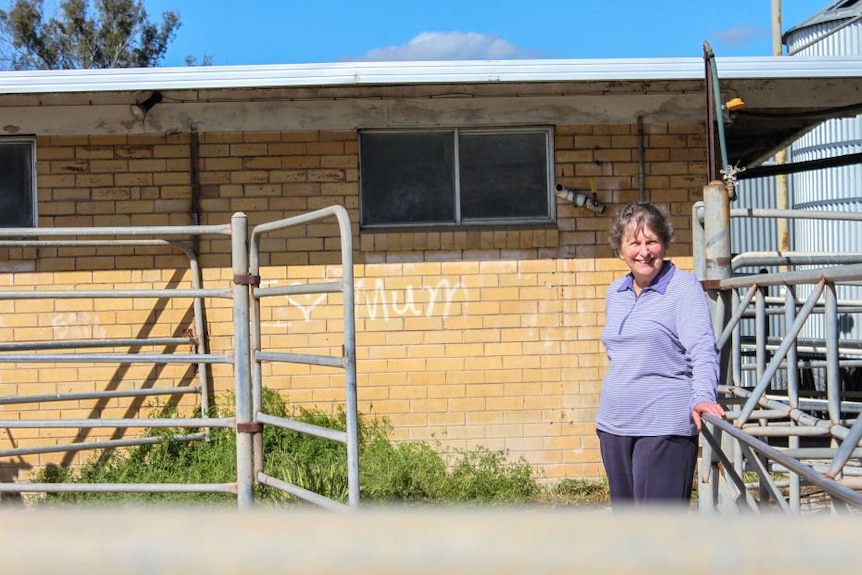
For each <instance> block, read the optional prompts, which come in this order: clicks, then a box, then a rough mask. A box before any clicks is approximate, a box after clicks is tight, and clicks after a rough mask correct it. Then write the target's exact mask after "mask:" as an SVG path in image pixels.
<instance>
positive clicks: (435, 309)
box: [287, 279, 463, 321]
mask: <svg viewBox="0 0 862 575" xmlns="http://www.w3.org/2000/svg"><path fill="white" fill-rule="evenodd" d="M461 289H463V288H462V287H461V284H460V283H457V282H456V283H455V284H451V283H450V282H449V281H448V280H446V279H442V280H440V281H438V282H437V284H436V285H434V286H433V287H431V286H426V287H424V288H423V287H419V286H407V287H405V288H403V289H398V290H387V289H385V286H384V284H383V280H382V279H377V280H375V282H374V287H373V288H371V289H369V288H368V287H367V285H366V283H365V281H364V280H360V281H358V282H357V283H356V307H357V310H356V311H357V314H360V312H361V311H363V310H364V311H365V316H366V317H368V318H370V319H377V318H378V317H379V318H381V319H383V320H384V321H388V320H389V319H390V318H392V317H405V316H424V317H431V316H433V315H434V314H435V313H439V314H440V315H442V316H443V317H447V316H448V315H449V311H450V309H451V308H452V302H453V300H454V298H455V294H457V293H458V290H461ZM417 291H420V292H427V294H428V298H427V301H425V302H421V303H419V302H417V301H416V300H417V297H416V292H417ZM402 293H403V294H404V296H403V301H402V300H401V294H402ZM326 298H327V295H326V294H321V295H318V296H316V297H312V296H299V297H293V296H287V301H288V303H289V304H290V305H291V306H294V307H296V308H297V309H298V310H300V312H301V313H302V316H303V318H305V321H311V316H312V312H313V311H314V309H315V308H316V307H318V306H320V305H323V304H324V303H325V302H326Z"/></svg>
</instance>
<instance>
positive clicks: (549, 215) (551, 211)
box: [357, 126, 557, 230]
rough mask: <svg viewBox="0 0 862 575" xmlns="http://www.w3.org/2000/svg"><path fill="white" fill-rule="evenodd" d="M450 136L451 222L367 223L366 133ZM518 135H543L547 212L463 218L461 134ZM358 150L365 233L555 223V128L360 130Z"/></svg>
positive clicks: (360, 197) (360, 203) (361, 213)
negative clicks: (365, 190) (532, 214)
mask: <svg viewBox="0 0 862 575" xmlns="http://www.w3.org/2000/svg"><path fill="white" fill-rule="evenodd" d="M439 133H447V134H451V137H452V140H453V151H454V158H453V165H452V173H451V177H452V179H453V183H454V190H453V192H454V195H453V200H452V201H453V202H454V206H453V208H454V209H453V212H454V218H453V221H451V222H445V221H443V222H441V221H436V222H408V221H404V222H386V223H372V224H369V223H365V214H366V206H365V192H364V189H363V186H364V183H363V177H362V171H363V167H362V137H363V135H366V134H383V135H385V134H396V135H398V134H418V135H421V134H439ZM515 134H542V135H543V136H544V153H545V166H544V168H545V182H544V186H545V193H546V200H545V201H546V204H547V211H546V213H545V214H544V215H540V216H514V217H506V218H499V217H496V218H466V219H465V218H464V217H463V216H462V214H461V207H462V199H461V180H462V179H461V150H460V141H461V136H462V135H467V136H474V135H475V136H494V135H499V136H505V135H515ZM357 147H358V154H359V214H360V216H359V221H360V228H361V229H365V230H385V229H404V228H445V229H462V228H469V227H480V228H481V227H490V226H511V227H535V226H537V225H553V224H554V223H555V222H556V218H557V214H556V200H555V197H556V196H555V190H554V128H553V126H513V127H481V128H436V127H435V128H427V129H423V128H408V129H367V130H360V131H359V132H358V134H357Z"/></svg>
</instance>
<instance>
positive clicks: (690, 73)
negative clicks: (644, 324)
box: [0, 56, 862, 94]
mask: <svg viewBox="0 0 862 575" xmlns="http://www.w3.org/2000/svg"><path fill="white" fill-rule="evenodd" d="M716 61H717V66H718V71H719V77H720V78H721V79H772V78H838V77H841V78H847V77H860V78H862V56H830V57H800V56H794V57H792V58H789V57H780V56H768V57H733V58H717V59H716ZM704 74H705V72H704V61H703V59H702V58H636V59H622V58H613V59H592V60H590V59H584V60H489V61H439V62H410V63H403V62H364V63H353V62H351V63H347V62H336V63H330V64H290V65H277V66H201V67H182V68H180V67H174V68H126V69H110V70H48V71H24V72H14V71H10V72H0V94H34V93H74V92H132V91H139V90H201V89H231V88H272V87H294V86H353V85H366V86H371V85H410V84H417V85H418V84H470V83H492V82H496V83H507V82H596V81H644V80H693V79H700V78H703V77H704Z"/></svg>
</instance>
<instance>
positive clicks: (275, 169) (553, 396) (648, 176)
mask: <svg viewBox="0 0 862 575" xmlns="http://www.w3.org/2000/svg"><path fill="white" fill-rule="evenodd" d="M823 62H826V61H825V60H823V59H821V64H822V63H823ZM719 68H720V72H721V78H722V80H721V87H722V98H725V99H729V98H731V97H741V98H743V99H744V100H745V103H746V107H747V110H766V111H770V112H781V113H788V112H789V113H791V114H788V116H787V117H788V118H790V117H793V114H792V113H793V112H797V111H799V110H809V111H810V110H812V109H815V108H834V107H838V106H843V105H847V104H848V103H856V98H858V93H859V91H860V88H862V84H860V80H859V76H860V70H862V66H859V62H858V59H855V60H854V59H830V60H828V65H825V66H824V65H817V66H812V65H810V64H809V63H807V62H805V63H802V62H800V61H799V60H793V61H790V59H781V58H777V59H776V58H743V59H729V60H727V61H721V60H720V61H719ZM705 87H706V82H705V78H704V65H703V60H702V59H700V58H682V59H667V60H665V59H663V60H602V61H507V62H442V63H440V62H437V63H433V62H431V63H421V62H420V63H411V64H402V63H369V64H329V65H314V66H312V65H296V66H276V67H272V66H261V67H230V68H222V67H211V68H209V67H206V68H183V69H170V68H166V69H147V70H97V71H64V72H52V73H44V72H28V73H25V72H5V73H2V74H0V126H3V128H2V129H3V134H4V135H3V136H2V137H0V157H2V162H3V166H4V170H5V171H6V174H5V175H4V176H0V179H3V186H4V187H3V191H4V193H5V194H6V196H5V197H4V199H3V202H4V203H2V204H0V205H2V206H3V207H4V209H3V210H2V211H3V212H5V214H4V216H3V218H4V219H3V221H2V224H3V226H4V227H32V226H36V227H39V228H46V229H50V228H60V227H71V228H91V227H93V228H98V227H107V228H114V227H128V226H188V225H192V224H202V225H214V224H226V223H228V222H229V221H230V219H231V216H232V214H235V213H238V212H242V213H245V214H247V215H248V218H249V223H250V226H254V225H256V224H261V223H265V222H269V221H273V220H277V219H280V218H285V217H290V216H295V215H298V214H302V213H305V212H308V211H311V210H315V209H317V208H321V207H325V206H328V205H333V204H338V205H342V206H344V207H345V208H347V210H348V211H349V213H350V215H351V221H352V226H353V230H352V233H353V245H354V254H353V257H354V262H355V268H354V274H355V290H356V296H355V298H356V299H355V301H356V317H357V335H356V338H357V371H358V399H359V409H360V412H361V413H363V414H365V415H375V416H382V417H386V418H387V419H388V420H389V421H390V422H391V425H392V430H393V438H394V439H396V440H422V441H439V442H440V443H441V445H442V446H445V447H451V448H472V447H475V446H478V445H482V446H485V447H488V448H490V449H507V450H508V451H509V454H510V456H511V457H513V458H514V457H520V456H523V457H525V458H526V460H527V461H529V462H530V463H531V464H533V465H534V466H536V467H537V468H540V469H541V470H542V471H543V473H544V475H545V477H547V478H548V479H549V480H558V479H560V478H563V477H582V478H596V477H599V476H600V475H601V473H602V471H601V464H600V459H599V453H598V447H597V442H596V439H595V433H594V427H593V416H594V411H595V408H596V405H597V401H598V394H599V388H600V384H601V377H602V374H603V369H604V366H605V356H604V354H603V350H602V348H601V345H600V342H599V334H600V332H601V327H602V323H603V315H604V309H603V307H604V292H605V289H606V286H607V285H608V284H609V283H610V281H611V280H612V279H613V278H614V277H616V276H617V275H618V274H620V273H622V272H623V270H624V267H623V265H622V263H621V262H620V261H619V260H618V259H616V258H615V257H614V255H613V254H612V253H611V250H610V249H609V247H608V246H607V242H606V233H605V232H606V230H607V228H608V226H609V223H610V219H611V218H612V216H613V214H614V213H615V212H616V210H617V209H618V208H619V207H620V206H621V205H622V204H624V203H626V202H629V201H636V200H639V199H642V200H649V201H653V202H656V203H660V204H663V205H665V206H667V207H668V208H669V210H670V212H671V213H672V215H673V218H674V225H675V227H676V230H677V235H676V241H675V245H674V246H673V247H672V249H671V251H670V256H671V257H672V258H673V259H674V260H675V262H676V263H677V264H678V265H680V266H681V267H683V268H687V269H691V267H692V253H691V245H690V240H691V211H692V205H693V204H694V202H696V201H698V200H699V199H700V197H701V192H702V187H703V186H704V185H705V184H706V183H707V181H708V180H709V174H710V170H709V166H708V146H707V140H708V136H709V133H710V132H709V130H708V129H707V121H706V119H707V110H706V97H705V94H706V88H705ZM153 94H157V96H156V97H155V98H154V99H153V100H151V102H153V105H152V107H149V109H148V110H144V111H145V112H146V113H145V114H144V115H142V116H136V115H133V114H132V110H131V109H130V105H133V104H136V103H140V102H142V101H145V100H146V99H147V98H149V97H151V96H152V95H153ZM755 119H756V116H755V115H752V116H749V117H745V116H740V117H739V118H734V120H735V121H734V122H732V123H729V124H728V125H727V128H726V130H727V138H728V141H729V144H730V145H729V148H730V149H731V150H740V151H741V152H740V154H739V155H735V156H733V157H732V158H731V160H732V163H739V162H741V163H742V165H754V164H756V163H757V162H758V161H761V160H762V159H764V158H765V157H768V154H769V153H770V152H772V151H774V150H775V149H776V148H777V147H778V146H780V145H781V144H782V143H783V142H784V141H785V140H786V138H787V137H788V136H790V135H793V134H796V133H798V132H799V131H800V130H803V129H805V128H806V127H808V126H810V125H811V124H812V122H814V121H815V120H812V119H811V118H805V119H803V120H799V119H798V118H797V119H796V120H792V121H791V120H788V121H786V122H784V123H780V124H773V125H772V127H770V128H769V130H766V129H765V128H764V126H763V125H761V124H757V123H756V121H755ZM558 184H560V185H563V186H566V187H568V188H571V189H574V190H576V191H579V192H581V193H583V194H584V196H585V197H589V198H592V197H594V198H595V200H596V201H597V202H599V203H600V204H601V205H604V206H607V209H606V210H605V211H604V212H603V213H600V211H599V210H590V209H586V208H585V207H582V206H579V205H573V204H572V203H569V202H567V201H565V200H564V199H562V198H560V197H558V196H557V195H556V194H555V193H554V192H555V188H556V186H557V185H558ZM593 193H594V194H595V196H593V195H592V194H593ZM10 194H11V195H10ZM28 218H29V219H28ZM336 232H337V230H334V226H331V225H320V224H309V225H307V226H304V227H302V228H301V230H297V231H294V232H291V233H290V234H288V235H286V236H285V237H281V238H275V239H271V240H268V242H267V245H266V246H265V250H264V252H265V256H264V258H265V259H264V260H263V261H262V264H263V270H264V272H263V273H262V274H261V277H262V279H261V285H264V286H275V285H290V284H296V283H303V282H307V281H312V280H315V279H321V278H329V277H337V276H338V275H339V274H340V267H339V259H338V253H337V244H336V242H335V240H334V239H335V237H336V236H337V233H336ZM2 249H3V252H2V253H3V258H2V260H0V267H2V270H3V273H2V274H0V283H2V285H3V286H4V287H5V288H12V287H14V288H15V289H30V288H32V289H40V288H45V287H46V286H49V287H50V289H52V290H81V289H97V288H101V289H106V290H123V289H130V288H132V287H135V286H140V285H147V286H151V287H154V288H164V287H168V286H182V285H184V284H185V283H187V282H188V281H189V273H188V265H187V262H185V260H184V258H183V257H182V256H181V255H177V254H176V253H175V252H172V251H171V250H166V249H164V248H159V247H152V248H140V247H138V248H134V249H133V250H131V252H130V253H129V252H127V251H124V250H122V249H121V248H118V247H104V246H90V247H63V246H56V247H26V246H25V247H4V248H2ZM195 249H196V251H197V253H198V254H199V255H200V262H201V265H202V268H203V278H204V283H205V285H206V286H208V287H215V288H225V289H226V288H227V287H228V286H229V285H230V283H231V269H230V245H229V241H227V240H226V239H223V238H211V237H202V238H200V240H199V241H197V243H196V245H195ZM205 307H206V321H207V324H206V325H207V328H206V331H207V335H208V338H209V339H208V341H209V346H210V348H211V349H212V350H213V351H214V352H225V353H227V352H229V351H230V349H231V338H232V334H233V324H232V321H233V319H232V317H231V310H230V306H229V305H228V304H226V303H224V302H221V301H217V300H208V301H207V302H206V305H205ZM336 308H337V302H335V301H332V300H331V298H328V297H325V296H320V295H315V294H306V295H302V296H289V297H286V298H284V301H283V305H282V306H278V307H272V308H268V309H266V310H264V312H263V313H264V314H265V317H264V318H263V327H264V331H263V337H264V338H267V341H269V342H276V343H277V345H282V346H284V347H286V348H290V349H299V350H303V351H306V352H314V351H316V350H321V349H331V348H333V347H337V346H338V345H340V340H338V338H337V337H334V336H333V332H337V323H338V320H337V314H336V313H335V312H334V311H333V310H335V309H336ZM0 309H2V314H0V332H2V333H3V334H4V336H3V341H5V342H12V341H37V342H39V341H50V340H55V341H56V340H61V341H65V340H68V341H74V340H78V339H83V338H96V339H99V338H111V337H132V336H140V335H142V334H143V335H146V336H148V337H169V336H176V335H178V334H183V333H186V332H188V331H189V329H190V320H189V306H188V304H187V303H178V302H173V301H171V302H163V301H161V300H155V301H151V300H146V301H142V300H136V299H132V298H129V299H122V298H116V299H112V300H110V301H106V302H103V301H98V302H94V301H92V300H87V299H58V300H48V301H46V300H14V301H10V300H0ZM266 376H267V380H266V382H265V384H266V385H267V386H269V387H273V388H275V389H278V390H279V391H280V392H281V393H282V394H283V396H284V397H285V398H286V399H287V400H288V401H289V402H291V403H292V404H297V405H316V406H319V407H323V408H326V409H329V408H332V406H334V405H335V404H336V403H338V402H339V401H341V400H342V398H343V380H342V379H341V378H340V377H339V376H337V375H333V374H331V373H330V372H329V371H327V370H326V369H325V368H321V369H316V368H310V367H303V368H291V369H280V370H276V369H273V370H272V371H271V372H269V373H267V374H266ZM192 379H193V373H192V372H191V371H190V370H188V369H187V367H185V366H183V367H177V366H170V365H169V366H164V367H162V368H158V369H156V368H153V367H152V366H148V367H141V366H123V367H119V368H118V367H116V366H103V365H101V364H98V363H93V364H92V365H81V366H76V367H73V368H69V369H65V368H64V369H57V367H56V366H55V365H52V364H50V363H46V364H39V363H34V364H26V365H25V364H15V363H11V364H10V363H0V390H2V393H0V396H3V397H12V396H22V395H38V394H57V393H68V392H86V391H93V390H103V389H125V388H136V387H141V386H143V387H147V386H155V385H158V383H159V382H161V381H172V382H173V383H174V384H177V383H178V382H179V383H181V382H188V381H191V380H192ZM212 385H213V388H214V391H215V393H216V396H217V397H218V395H219V394H221V393H222V392H225V391H229V390H230V389H232V386H233V379H232V375H231V373H230V370H229V369H228V368H226V367H224V366H213V367H212ZM180 405H181V406H186V407H190V406H192V405H194V401H192V400H190V399H188V398H186V399H184V400H182V401H181V402H180ZM142 406H145V403H144V402H142V401H141V400H140V399H128V398H127V399H125V400H123V399H111V400H100V401H98V402H94V401H88V400H86V399H77V400H69V401H63V402H51V403H47V402H45V403H35V404H29V405H16V406H12V405H0V418H3V419H24V418H39V417H43V416H45V414H46V413H47V414H50V415H52V416H61V417H69V418H98V417H127V416H131V415H133V414H135V413H136V412H137V411H138V410H139V409H140V408H141V407H142ZM0 427H2V426H0ZM125 433H127V432H126V431H124V430H110V429H108V430H98V429H96V430H88V431H86V430H82V431H77V430H68V429H51V430H14V431H13V430H9V429H6V430H0V449H7V448H10V447H27V446H36V445H43V444H45V443H46V442H48V443H50V442H54V443H66V442H71V443H75V442H81V441H87V440H92V439H98V438H100V437H121V436H123V435H124V434H125ZM74 460H75V455H74V453H42V454H34V455H32V456H28V457H25V458H23V459H16V460H15V461H8V460H7V461H2V462H0V467H2V468H3V469H4V470H3V480H7V481H8V480H12V479H15V478H20V477H23V476H24V475H26V471H27V470H28V469H31V468H32V467H33V466H40V465H44V464H46V463H56V462H63V463H70V462H73V461H74Z"/></svg>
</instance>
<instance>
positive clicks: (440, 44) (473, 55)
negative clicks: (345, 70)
mask: <svg viewBox="0 0 862 575" xmlns="http://www.w3.org/2000/svg"><path fill="white" fill-rule="evenodd" d="M535 56H537V54H535V53H532V54H531V53H528V52H527V51H525V50H522V49H520V48H518V47H517V46H515V45H513V44H511V43H509V42H508V41H506V40H504V39H503V38H500V37H499V36H495V35H493V34H480V33H477V32H467V33H464V32H422V33H421V34H419V35H418V36H416V37H414V38H413V39H412V40H410V41H409V42H407V44H402V45H400V46H387V47H385V48H375V49H373V50H369V51H368V52H366V53H365V55H363V56H361V57H359V58H355V60H361V61H370V62H383V61H416V60H513V59H517V58H531V57H535ZM350 59H351V60H354V58H350Z"/></svg>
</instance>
